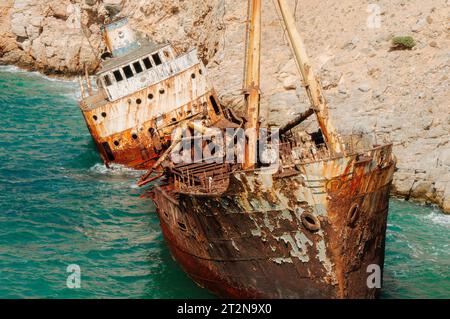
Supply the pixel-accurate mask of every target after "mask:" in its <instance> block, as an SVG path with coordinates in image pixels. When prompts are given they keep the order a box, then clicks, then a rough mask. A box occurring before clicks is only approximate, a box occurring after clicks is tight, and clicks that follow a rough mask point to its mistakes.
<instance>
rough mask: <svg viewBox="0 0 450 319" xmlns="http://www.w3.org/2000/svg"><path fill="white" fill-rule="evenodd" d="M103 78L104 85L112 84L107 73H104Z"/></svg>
mask: <svg viewBox="0 0 450 319" xmlns="http://www.w3.org/2000/svg"><path fill="white" fill-rule="evenodd" d="M103 79H104V80H105V85H106V86H111V85H112V82H111V78H110V77H109V75H108V74H106V75H105V76H104V77H103Z"/></svg>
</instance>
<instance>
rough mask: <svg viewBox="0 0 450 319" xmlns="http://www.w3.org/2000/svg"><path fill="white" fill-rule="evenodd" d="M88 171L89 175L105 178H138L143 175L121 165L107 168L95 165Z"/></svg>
mask: <svg viewBox="0 0 450 319" xmlns="http://www.w3.org/2000/svg"><path fill="white" fill-rule="evenodd" d="M89 171H90V172H91V173H95V174H100V175H106V176H131V177H139V176H141V175H143V174H144V172H143V171H140V170H136V169H132V168H129V167H126V166H123V165H118V164H112V165H111V166H110V167H109V168H108V167H106V166H105V165H104V164H100V163H97V164H95V165H94V166H92V167H91V168H90V169H89Z"/></svg>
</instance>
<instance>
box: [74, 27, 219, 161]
mask: <svg viewBox="0 0 450 319" xmlns="http://www.w3.org/2000/svg"><path fill="white" fill-rule="evenodd" d="M103 38H104V42H105V45H106V48H107V50H106V51H105V52H103V54H102V55H101V63H100V67H99V70H98V72H97V73H96V74H95V84H93V83H92V81H91V77H90V75H89V74H88V72H87V70H86V72H85V76H84V79H82V78H80V88H81V95H82V99H81V101H80V109H81V112H82V113H83V116H84V118H85V121H86V124H87V127H88V129H89V132H90V134H91V135H92V138H93V140H94V141H95V144H96V146H97V148H98V151H99V153H100V155H101V157H102V159H103V161H104V163H105V164H106V165H107V166H110V164H122V165H125V166H128V167H131V168H135V169H145V168H150V167H151V166H152V165H153V164H154V163H155V161H157V160H158V158H159V155H160V154H161V153H163V152H164V151H165V150H166V149H167V148H168V146H169V145H170V137H171V132H172V130H173V129H174V128H175V127H177V125H178V124H179V123H180V122H182V121H184V120H186V119H194V118H197V117H199V116H200V117H207V118H208V119H210V120H211V121H212V122H214V121H217V120H218V119H220V118H221V117H222V116H223V114H222V108H221V106H220V105H219V102H218V98H217V96H216V93H215V91H214V89H213V87H212V86H211V85H210V83H209V81H208V79H207V76H206V69H205V67H204V65H203V63H202V62H201V61H200V60H199V58H198V56H197V51H196V50H195V49H193V50H190V51H189V52H186V53H178V52H177V51H176V50H175V49H174V48H173V46H171V45H170V44H169V43H163V44H156V43H153V42H152V41H149V40H148V39H146V38H144V37H137V36H136V34H135V32H134V31H133V29H132V28H131V26H130V24H129V23H128V20H127V19H126V18H125V19H121V20H118V21H115V22H112V23H109V24H107V25H105V26H104V28H103Z"/></svg>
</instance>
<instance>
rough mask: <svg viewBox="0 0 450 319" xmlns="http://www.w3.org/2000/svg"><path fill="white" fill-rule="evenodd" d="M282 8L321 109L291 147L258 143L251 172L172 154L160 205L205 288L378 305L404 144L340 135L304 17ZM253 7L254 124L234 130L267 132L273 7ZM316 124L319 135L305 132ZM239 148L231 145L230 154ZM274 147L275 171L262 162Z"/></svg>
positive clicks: (173, 242) (248, 158)
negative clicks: (304, 35) (263, 70)
mask: <svg viewBox="0 0 450 319" xmlns="http://www.w3.org/2000/svg"><path fill="white" fill-rule="evenodd" d="M276 2H277V9H278V10H279V11H280V13H281V16H282V19H283V23H284V27H285V28H286V31H287V34H288V37H289V41H290V45H291V48H292V51H293V55H294V58H295V60H296V62H297V66H298V70H299V74H300V75H301V77H302V81H303V84H304V87H305V89H306V92H307V94H308V97H309V100H310V103H311V108H310V109H308V110H306V111H305V112H303V113H302V114H301V115H300V116H299V117H298V118H296V119H294V120H293V121H291V122H289V123H287V124H286V125H284V126H283V127H282V128H281V129H280V130H279V137H277V134H275V132H273V130H270V129H269V130H268V131H269V133H268V134H265V135H263V134H259V135H256V137H255V136H254V135H250V136H247V137H246V138H245V150H244V152H245V160H244V162H243V163H239V162H228V161H226V160H223V161H220V160H221V159H224V155H223V154H222V153H221V152H217V153H216V156H214V157H215V159H214V160H211V158H204V157H203V158H202V159H201V160H196V161H186V162H174V161H173V160H170V158H169V156H167V154H165V155H163V156H162V157H161V158H162V159H164V161H163V160H161V161H160V162H159V163H158V165H159V164H160V165H161V166H162V167H163V168H164V174H163V175H162V176H161V182H160V185H159V186H154V187H153V188H151V189H149V190H148V195H149V197H150V198H152V200H153V201H154V203H155V205H156V207H157V212H158V215H159V219H160V223H161V228H162V232H163V235H164V238H165V241H166V243H167V245H168V247H169V248H170V251H171V253H172V255H173V256H174V258H175V259H176V260H177V261H178V262H179V264H180V265H181V266H182V268H183V269H184V270H185V271H186V272H187V274H188V275H189V276H190V277H191V278H192V279H193V280H194V281H195V282H196V283H198V284H199V285H200V286H202V287H206V288H207V289H209V290H210V291H212V292H213V293H215V294H217V295H219V296H222V297H234V298H375V297H377V296H378V295H379V293H380V289H379V287H371V286H370V285H368V284H367V277H368V275H369V274H368V269H371V268H370V267H372V266H373V265H375V266H377V267H379V269H381V270H382V269H383V264H384V247H385V235H386V225H387V215H388V206H389V190H390V186H391V183H392V179H393V174H394V169H395V164H396V160H395V157H394V156H393V153H392V145H391V144H387V145H376V144H375V143H373V142H372V141H371V139H370V138H369V137H368V136H365V135H355V136H341V135H339V134H338V132H337V130H336V129H335V128H334V127H333V125H332V123H331V120H330V116H329V114H328V108H327V103H326V100H325V97H324V95H323V92H322V88H321V85H320V82H319V80H318V78H317V77H316V76H315V75H314V73H313V71H312V68H311V64H310V63H309V61H308V57H307V55H306V51H305V47H304V44H303V41H302V39H301V37H300V34H299V32H298V31H297V29H296V26H295V21H294V18H293V16H292V14H291V12H290V10H289V8H288V6H287V4H286V1H285V0H277V1H276ZM249 9H250V10H249V27H248V35H247V36H248V44H247V53H246V70H245V71H246V72H245V74H246V78H245V81H244V82H245V87H244V94H245V99H246V105H247V116H246V117H245V118H242V119H241V120H240V121H236V120H235V119H229V121H230V122H232V123H233V124H234V127H236V126H237V127H239V128H242V129H257V132H258V129H259V128H260V126H261V124H260V123H259V107H260V87H259V83H260V67H259V60H260V42H261V0H249ZM312 115H315V116H316V118H317V123H318V127H319V130H318V131H317V132H313V133H308V132H305V131H302V130H299V129H298V125H299V124H300V123H301V122H302V121H304V120H305V119H307V118H309V117H310V116H312ZM187 127H188V129H190V130H191V135H192V136H196V134H197V135H198V134H199V133H201V134H203V135H204V136H205V135H213V134H217V129H219V130H220V131H224V128H223V127H219V126H217V125H216V126H214V125H213V126H208V125H202V124H197V125H187ZM211 130H213V131H214V132H212V131H211ZM197 138H198V136H197ZM185 139H186V138H185ZM225 140H227V139H225ZM235 140H236V136H232V138H231V142H234V141H235ZM212 141H214V139H212V138H210V137H208V138H206V139H205V140H204V141H203V142H202V143H203V144H202V146H203V147H208V146H209V145H210V144H211V143H216V144H217V143H220V142H217V139H216V141H215V142H212ZM229 141H230V139H228V142H229ZM228 142H222V143H223V144H225V145H223V148H224V149H228V148H229V147H230V145H228V144H227V143H228ZM261 142H263V143H261ZM267 142H269V143H268V144H269V145H270V146H269V147H268V148H267V149H266V150H267V151H268V152H266V154H269V156H266V157H269V158H272V160H271V161H270V165H267V161H266V160H262V157H263V156H262V157H261V156H260V157H258V154H261V153H264V152H262V149H261V148H262V146H261V145H265V144H266V143H267ZM176 143H179V144H180V145H181V144H183V143H186V141H184V140H182V139H180V140H179V141H177V142H176ZM176 143H175V144H176ZM192 143H195V141H194V140H192ZM274 150H276V152H274ZM168 151H171V152H177V151H179V148H176V147H172V148H171V149H170V150H168ZM270 154H271V155H270ZM210 155H211V153H210ZM254 159H256V160H254ZM149 176H150V174H146V175H145V176H144V177H143V179H142V181H141V184H142V185H144V184H147V183H146V180H147V179H148V178H149Z"/></svg>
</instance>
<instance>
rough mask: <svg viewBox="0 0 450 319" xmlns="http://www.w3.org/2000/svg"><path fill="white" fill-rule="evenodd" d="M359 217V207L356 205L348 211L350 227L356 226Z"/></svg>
mask: <svg viewBox="0 0 450 319" xmlns="http://www.w3.org/2000/svg"><path fill="white" fill-rule="evenodd" d="M358 217H359V205H358V204H356V203H355V204H353V205H352V206H351V207H350V209H349V210H348V214H347V221H348V225H349V226H352V225H354V224H355V222H356V221H357V220H358Z"/></svg>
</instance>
